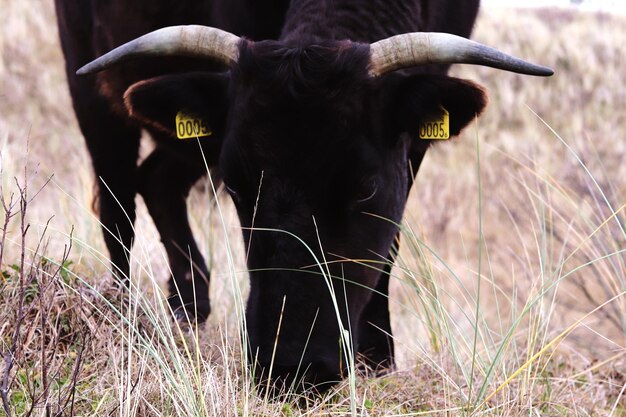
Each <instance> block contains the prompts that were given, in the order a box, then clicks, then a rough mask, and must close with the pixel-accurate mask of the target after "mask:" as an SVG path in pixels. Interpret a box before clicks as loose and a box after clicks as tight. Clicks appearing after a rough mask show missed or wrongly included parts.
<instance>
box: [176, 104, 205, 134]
mask: <svg viewBox="0 0 626 417" xmlns="http://www.w3.org/2000/svg"><path fill="white" fill-rule="evenodd" d="M212 134H213V132H212V131H211V128H210V127H209V126H207V124H206V123H205V121H204V120H202V119H201V118H199V117H196V116H193V115H191V114H189V113H185V112H184V111H179V112H178V113H176V137H178V139H195V138H202V137H205V136H211V135H212Z"/></svg>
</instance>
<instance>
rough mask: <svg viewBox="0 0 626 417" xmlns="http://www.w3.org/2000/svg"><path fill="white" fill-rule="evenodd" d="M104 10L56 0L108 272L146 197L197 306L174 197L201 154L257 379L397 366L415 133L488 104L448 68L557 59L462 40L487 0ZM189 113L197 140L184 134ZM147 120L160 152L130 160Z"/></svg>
mask: <svg viewBox="0 0 626 417" xmlns="http://www.w3.org/2000/svg"><path fill="white" fill-rule="evenodd" d="M70 3H71V6H70ZM79 3H81V2H79ZM99 3H100V2H97V1H96V2H90V5H85V4H84V3H81V4H82V6H80V7H82V8H83V10H74V7H75V6H74V2H69V1H67V0H57V10H58V11H59V22H60V27H61V39H62V41H63V48H64V51H65V55H66V57H67V72H68V78H69V80H70V87H71V90H72V97H73V99H74V108H75V110H76V113H77V115H78V119H79V122H80V126H81V128H82V130H83V133H84V135H85V137H86V140H87V144H88V147H89V151H90V154H91V157H92V161H93V165H94V169H95V172H96V175H97V176H98V177H99V178H100V179H101V184H100V190H101V191H100V194H99V198H100V205H99V208H100V212H101V214H100V215H101V219H102V223H103V226H104V227H105V228H106V229H107V233H105V235H108V237H107V247H108V249H109V251H110V252H111V257H112V261H113V264H114V265H115V267H116V269H117V270H118V271H121V272H125V271H126V270H127V268H128V260H127V258H126V257H127V252H128V250H129V248H130V245H131V242H132V238H133V235H132V228H131V226H132V220H133V219H134V214H133V213H134V205H133V198H134V195H135V192H136V191H138V192H139V193H140V194H141V195H142V196H143V198H144V200H145V202H146V205H147V207H148V210H149V212H150V214H151V216H152V218H153V219H154V222H155V224H156V226H157V228H158V230H159V232H160V235H161V239H162V241H163V244H164V245H165V248H166V250H167V253H168V257H169V261H170V267H171V271H172V276H173V278H172V279H171V280H170V283H171V284H170V288H171V289H172V290H174V288H177V291H172V293H173V296H172V298H171V299H170V303H171V305H172V307H173V308H174V309H183V310H184V309H186V312H187V313H188V314H193V315H195V317H197V318H198V319H199V320H203V319H205V318H206V317H207V315H208V314H209V312H210V304H209V298H208V293H207V288H208V281H209V271H208V269H207V267H206V265H205V262H204V260H203V258H202V256H201V254H200V253H199V251H198V248H197V245H196V243H195V241H194V239H193V236H192V235H191V231H190V228H189V224H188V220H187V217H186V216H187V214H186V206H185V197H186V196H187V194H188V192H189V189H190V187H191V186H192V185H193V184H194V183H195V182H196V181H197V180H198V179H199V178H201V177H202V176H203V175H205V174H206V173H207V169H206V166H208V167H210V168H211V169H212V171H213V172H215V173H217V175H218V176H219V177H220V178H221V179H222V180H223V183H224V187H225V189H226V190H227V192H228V194H229V195H230V197H231V198H232V200H233V202H234V205H235V207H236V210H237V213H238V217H239V220H240V223H241V230H242V233H243V239H244V242H245V247H246V248H247V250H248V253H247V265H248V268H249V271H250V272H249V280H250V295H249V299H248V302H247V308H246V314H245V318H246V320H245V323H246V326H247V349H248V351H249V358H250V362H251V363H253V364H254V366H256V368H257V372H256V375H257V376H261V377H260V378H269V380H271V381H272V382H273V384H274V385H273V386H293V385H296V386H297V387H301V388H303V387H310V386H315V387H316V388H317V389H319V390H324V389H326V388H328V387H329V386H331V385H332V384H333V383H334V382H336V381H337V380H339V379H340V377H341V375H343V374H344V372H345V371H346V366H347V365H346V364H347V362H348V361H347V360H346V359H347V357H346V356H345V354H346V351H350V350H351V351H353V352H355V353H356V354H358V355H359V357H360V358H361V360H362V362H363V364H364V366H366V367H368V368H371V369H373V370H386V369H390V368H393V366H394V343H393V338H392V333H391V326H390V321H389V308H388V286H389V275H390V270H391V267H392V265H393V261H394V259H393V258H394V253H396V250H397V242H398V234H399V227H398V224H399V223H400V222H401V219H402V215H403V211H404V207H405V204H406V202H407V198H408V193H409V190H410V188H411V186H412V184H413V182H414V179H415V175H416V173H417V171H418V169H419V166H420V163H421V162H422V160H423V158H424V155H425V153H426V151H427V149H428V148H429V146H430V145H431V143H432V141H430V140H424V139H420V133H419V131H420V130H421V129H423V128H424V126H433V123H434V124H435V125H436V126H437V128H439V127H441V129H442V130H445V131H446V135H449V136H458V135H459V133H460V132H461V130H462V129H463V128H464V127H466V126H467V125H468V124H469V123H470V122H471V121H472V120H474V119H475V118H476V117H477V116H478V115H479V114H480V113H481V112H482V110H483V109H484V107H485V105H486V102H487V97H486V93H485V91H484V89H483V88H482V87H480V86H478V85H477V84H475V83H473V82H471V81H467V80H461V79H456V78H452V77H450V76H448V75H447V71H448V69H449V67H450V65H451V64H453V63H470V64H477V65H485V66H491V67H495V68H499V69H502V70H507V71H514V72H519V73H524V74H530V75H539V76H548V75H551V74H552V70H550V69H549V68H545V67H542V66H538V65H535V64H531V63H528V62H525V61H523V60H520V59H518V58H515V57H512V56H509V55H506V54H504V53H502V52H500V51H498V50H495V49H492V48H490V47H487V46H485V45H481V44H479V43H476V42H473V41H470V40H468V39H467V38H468V37H469V35H470V33H471V30H472V27H473V25H474V21H475V18H476V15H477V12H478V7H479V1H478V0H464V1H454V0H443V1H426V0H292V1H290V2H286V1H283V2H280V1H274V2H261V1H257V2H255V1H245V0H239V1H236V0H229V1H220V0H215V1H214V2H212V3H211V2H191V1H187V2H185V1H183V2H178V3H174V2H172V3H171V4H169V3H170V2H169V1H161V2H159V4H158V5H157V4H156V3H155V2H148V1H136V2H133V5H132V6H130V4H129V3H124V6H121V5H119V4H118V2H116V1H110V2H102V3H103V4H99ZM104 3H106V5H104ZM120 3H121V2H120ZM161 26H162V28H157V27H161ZM152 29H156V30H152ZM139 32H149V33H146V34H145V35H143V34H142V35H141V36H138V37H137V35H139V34H140V33H139ZM84 38H86V39H88V41H85V39H84ZM131 38H132V40H130V39H131ZM126 41H129V42H127V43H124V44H123V45H121V46H118V45H120V44H122V43H123V42H126ZM83 43H87V45H84V44H83ZM113 47H115V48H114V49H113ZM108 49H112V50H111V51H109V52H107V53H106V54H104V55H102V56H101V57H99V58H97V59H95V60H94V58H95V56H96V55H99V54H100V53H103V52H106V50H108ZM89 61H91V62H89ZM87 62H89V63H88V64H87V65H85V66H84V67H82V68H81V69H79V70H78V75H75V74H74V73H73V71H75V70H76V69H77V67H78V64H79V63H87ZM122 98H123V99H122ZM94 108H95V110H94ZM180 119H182V120H183V122H182V125H181V121H180ZM185 120H186V121H185ZM181 126H182V133H185V132H184V131H185V126H191V127H192V128H193V129H192V131H191V132H187V133H191V135H188V136H191V137H195V138H196V140H190V141H183V140H176V139H175V138H176V137H177V136H180V133H181V132H180V130H181V129H180V128H181ZM194 126H195V127H194ZM140 127H144V128H146V129H147V130H148V131H149V132H150V133H151V134H152V136H153V137H154V139H155V142H156V148H155V150H154V151H153V152H152V154H151V155H150V156H148V157H147V159H146V160H145V161H143V163H142V164H141V165H140V166H139V168H137V167H136V160H137V146H138V135H139V134H138V132H139V128H140ZM422 136H427V135H422ZM183 137H184V135H183ZM113 201H119V204H118V203H117V202H113ZM126 216H128V217H130V220H131V221H130V222H129V221H128V218H127V217H126Z"/></svg>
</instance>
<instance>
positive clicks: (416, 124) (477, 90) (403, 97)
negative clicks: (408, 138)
mask: <svg viewBox="0 0 626 417" xmlns="http://www.w3.org/2000/svg"><path fill="white" fill-rule="evenodd" d="M397 88H398V89H397V90H396V103H397V104H398V105H399V107H400V108H397V107H396V112H395V118H399V119H400V120H396V123H397V124H398V125H399V126H401V129H402V130H404V131H406V132H408V133H409V134H410V135H416V136H417V135H419V129H420V126H421V125H422V124H423V123H424V122H428V121H433V120H439V119H441V117H442V114H443V112H444V110H443V109H445V111H447V112H448V113H449V126H450V136H457V135H458V134H459V133H460V132H461V130H463V128H465V127H466V126H467V125H468V124H469V123H471V122H472V121H473V120H474V119H475V118H476V117H477V116H478V115H480V113H482V111H483V110H484V108H485V106H486V105H487V93H486V92H485V89H484V88H483V87H481V86H480V85H478V84H475V83H473V82H471V81H467V80H461V79H458V78H452V77H446V76H438V75H422V74H420V75H413V76H409V77H407V78H405V79H404V80H402V81H401V82H400V83H398V84H397ZM398 96H399V97H398Z"/></svg>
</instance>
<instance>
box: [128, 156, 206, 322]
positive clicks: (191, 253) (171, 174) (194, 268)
mask: <svg viewBox="0 0 626 417" xmlns="http://www.w3.org/2000/svg"><path fill="white" fill-rule="evenodd" d="M196 153H197V152H196ZM194 156H195V155H193V156H190V157H191V158H193V157H194ZM204 174H206V170H204V169H202V167H201V166H198V165H195V164H192V163H190V161H189V160H182V159H181V158H179V157H178V156H176V155H174V154H173V153H172V152H171V151H170V150H167V149H162V148H157V149H156V150H155V151H154V152H152V154H150V156H149V157H148V158H147V159H146V160H145V161H144V162H143V163H142V164H141V166H140V168H139V193H140V194H141V195H142V197H143V199H144V201H145V203H146V206H147V208H148V211H149V212H150V215H151V216H152V219H153V220H154V223H155V225H156V228H157V230H158V231H159V234H160V235H161V241H162V242H163V245H164V246H165V250H166V251H167V256H168V259H169V264H170V269H171V272H172V276H171V277H170V280H169V290H170V297H169V299H168V301H169V304H170V306H171V307H172V309H173V310H174V312H175V314H176V316H177V317H179V318H181V319H184V317H185V313H187V314H189V315H190V317H192V318H193V317H196V318H197V319H198V321H200V322H202V321H204V320H206V319H207V317H208V316H209V313H210V311H211V306H210V302H209V270H208V268H207V267H206V263H205V261H204V258H203V257H202V255H201V254H200V251H199V249H198V246H197V244H196V242H195V240H194V238H193V234H192V232H191V228H190V226H189V218H188V216H187V203H186V199H187V196H188V195H189V190H190V189H191V187H192V185H193V184H194V183H195V182H196V181H197V180H198V179H199V178H201V177H202V176H203V175H204Z"/></svg>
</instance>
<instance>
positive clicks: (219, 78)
mask: <svg viewBox="0 0 626 417" xmlns="http://www.w3.org/2000/svg"><path fill="white" fill-rule="evenodd" d="M227 88H228V77H227V76H226V75H224V74H214V73H200V72H198V73H184V74H174V75H164V76H161V77H156V78H151V79H148V80H144V81H140V82H138V83H135V84H133V85H132V86H130V87H129V88H128V90H126V93H125V94H124V102H125V104H126V108H127V110H128V112H129V113H130V115H131V117H133V118H134V119H136V120H138V121H139V122H141V123H143V124H145V125H147V126H150V127H152V128H153V129H156V130H158V131H161V132H164V133H166V134H168V135H170V136H173V137H176V136H177V129H178V128H179V127H180V126H177V116H178V124H180V116H182V115H184V116H183V117H186V118H187V119H191V120H193V121H195V122H196V126H194V129H195V131H196V132H195V133H198V132H197V128H198V127H200V129H201V130H203V131H204V132H207V131H210V132H211V133H217V134H220V133H221V132H222V131H223V128H224V124H225V119H226V111H227V108H228V103H227V95H226V91H227ZM200 133H201V132H200ZM219 136H220V137H221V135H219ZM179 137H180V134H179Z"/></svg>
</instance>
